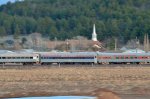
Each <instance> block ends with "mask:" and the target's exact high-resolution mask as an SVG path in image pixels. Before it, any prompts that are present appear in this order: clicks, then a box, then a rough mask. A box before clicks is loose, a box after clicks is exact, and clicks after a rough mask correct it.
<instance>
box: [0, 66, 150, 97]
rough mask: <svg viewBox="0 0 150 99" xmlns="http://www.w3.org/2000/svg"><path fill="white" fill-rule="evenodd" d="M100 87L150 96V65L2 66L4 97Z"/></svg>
mask: <svg viewBox="0 0 150 99" xmlns="http://www.w3.org/2000/svg"><path fill="white" fill-rule="evenodd" d="M99 88H105V89H109V90H112V91H114V92H116V93H118V94H120V95H122V96H125V95H145V96H150V67H135V66H134V67H60V68H59V67H37V68H24V69H20V68H19V69H13V68H11V69H10V68H8V69H6V68H4V69H0V97H1V98H2V97H16V96H18V97H20V96H28V95H75V94H80V95H82V93H83V94H86V93H90V92H92V91H93V90H96V89H99ZM123 99H124V98H123ZM127 99H130V98H127ZM137 99H138V98H137ZM142 99H146V98H142Z"/></svg>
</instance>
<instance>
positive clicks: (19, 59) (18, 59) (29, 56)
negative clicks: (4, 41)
mask: <svg viewBox="0 0 150 99" xmlns="http://www.w3.org/2000/svg"><path fill="white" fill-rule="evenodd" d="M6 63H21V64H23V65H29V64H30V65H33V64H37V63H39V54H33V53H4V54H0V64H6Z"/></svg>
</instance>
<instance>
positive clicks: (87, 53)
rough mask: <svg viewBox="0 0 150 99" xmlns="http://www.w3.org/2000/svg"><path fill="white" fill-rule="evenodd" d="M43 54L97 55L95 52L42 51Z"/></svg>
mask: <svg viewBox="0 0 150 99" xmlns="http://www.w3.org/2000/svg"><path fill="white" fill-rule="evenodd" d="M39 54H40V55H42V56H49V55H54V56H61V55H64V56H82V55H83V56H95V55H96V53H95V52H41V53H39Z"/></svg>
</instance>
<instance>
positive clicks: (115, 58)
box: [0, 52, 150, 65]
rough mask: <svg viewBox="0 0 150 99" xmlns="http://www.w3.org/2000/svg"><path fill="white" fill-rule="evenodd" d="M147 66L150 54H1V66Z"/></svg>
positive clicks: (149, 61)
mask: <svg viewBox="0 0 150 99" xmlns="http://www.w3.org/2000/svg"><path fill="white" fill-rule="evenodd" d="M6 63H20V64H23V65H34V64H39V65H50V64H54V63H55V64H147V63H150V53H104V52H33V53H25V52H24V53H16V52H14V53H1V54H0V64H6Z"/></svg>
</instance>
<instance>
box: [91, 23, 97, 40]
mask: <svg viewBox="0 0 150 99" xmlns="http://www.w3.org/2000/svg"><path fill="white" fill-rule="evenodd" d="M92 40H93V41H97V34H96V29H95V24H94V25H93V33H92Z"/></svg>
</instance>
